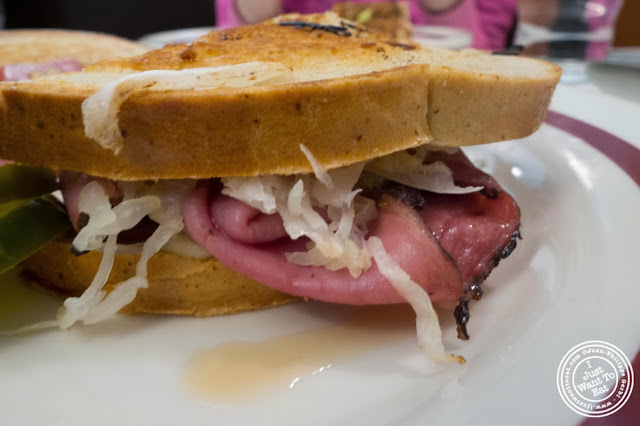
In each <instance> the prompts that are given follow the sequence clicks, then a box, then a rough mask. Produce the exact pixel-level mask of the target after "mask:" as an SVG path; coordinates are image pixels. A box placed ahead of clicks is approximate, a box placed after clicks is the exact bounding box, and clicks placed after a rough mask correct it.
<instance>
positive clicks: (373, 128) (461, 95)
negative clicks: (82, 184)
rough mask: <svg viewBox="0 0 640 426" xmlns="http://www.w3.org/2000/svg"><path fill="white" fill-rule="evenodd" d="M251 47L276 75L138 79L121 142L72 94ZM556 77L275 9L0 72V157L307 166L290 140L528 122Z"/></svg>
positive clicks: (342, 139)
mask: <svg viewBox="0 0 640 426" xmlns="http://www.w3.org/2000/svg"><path fill="white" fill-rule="evenodd" d="M255 61H259V62H261V63H270V64H273V63H275V64H277V65H279V66H280V67H282V68H283V69H284V70H285V71H283V74H284V75H285V76H284V77H285V81H286V82H282V81H277V79H276V82H272V83H264V84H261V85H255V86H248V87H226V86H223V87H220V86H216V87H207V86H200V87H194V88H189V89H176V90H166V89H163V86H161V85H158V86H157V87H153V86H154V85H153V84H146V85H145V86H144V87H140V88H137V89H136V90H131V91H130V93H128V97H127V98H126V100H125V101H124V103H123V104H122V105H121V108H120V110H119V113H118V115H117V117H118V122H117V124H118V126H119V131H120V132H121V135H122V143H123V147H122V149H121V151H120V152H119V154H117V155H116V153H115V152H114V151H112V150H108V149H104V148H103V147H102V146H101V145H99V144H98V143H96V142H95V141H94V140H92V139H89V138H88V137H87V136H86V135H85V132H84V128H83V117H82V110H81V104H82V102H83V101H84V100H85V99H86V98H87V97H88V96H90V95H92V94H93V93H95V92H96V91H97V90H99V89H100V87H101V86H103V85H104V84H106V83H107V82H109V81H111V80H114V79H116V78H119V77H122V76H123V75H126V74H130V73H132V72H137V71H146V70H158V69H164V70H181V69H186V68H197V67H219V66H224V65H234V64H242V63H247V62H255ZM559 77H560V69H559V68H558V67H557V66H555V65H553V64H550V63H547V62H544V61H540V60H535V59H529V58H519V57H511V56H499V55H490V54H488V53H486V52H481V51H463V52H454V51H450V50H446V49H428V48H423V47H420V46H418V45H407V44H399V43H397V42H394V41H389V40H386V39H385V38H384V37H380V36H376V35H372V34H368V33H366V31H363V30H361V29H359V27H357V25H355V24H353V23H350V22H346V21H342V20H340V19H339V18H337V16H336V15H335V14H326V15H308V16H301V15H285V16H282V17H279V18H277V19H275V20H272V21H268V22H265V23H262V24H259V25H255V26H247V27H240V28H235V29H228V30H222V31H215V32H212V33H210V34H208V35H206V36H204V37H202V38H200V39H198V40H196V41H195V42H193V43H192V44H190V45H184V44H183V45H175V46H167V47H165V48H163V49H160V50H156V51H151V52H148V53H146V54H143V55H140V56H137V57H133V58H125V59H118V60H107V61H103V62H100V63H97V64H95V65H93V66H91V67H89V68H87V69H85V71H83V72H80V73H69V74H63V75H59V76H51V77H45V78H41V79H38V80H34V81H25V82H20V83H3V84H0V95H1V96H0V133H1V134H2V135H3V140H2V143H1V144H0V158H7V159H12V160H15V161H20V162H23V163H27V164H33V165H39V166H46V167H52V168H57V169H72V170H78V171H83V172H86V173H89V174H93V175H98V176H104V177H108V178H112V179H120V180H127V179H128V180H133V179H163V178H206V177H216V176H242V175H245V176H249V175H260V174H266V173H278V174H291V173H307V172H311V171H312V169H311V167H310V164H309V161H308V160H307V158H306V157H305V156H304V155H303V153H302V152H301V151H300V149H299V146H300V144H301V143H303V144H305V145H306V146H307V147H308V148H309V150H310V151H311V152H312V153H313V154H314V155H315V156H316V158H317V159H318V160H319V161H320V162H321V163H322V164H323V165H324V166H325V167H327V168H335V167H339V166H343V165H347V164H351V163H353V162H356V161H362V160H366V159H370V158H373V157H377V156H382V155H385V154H389V153H391V152H395V151H398V150H403V149H407V148H410V147H414V146H417V145H420V144H424V143H427V142H430V143H433V144H438V145H442V146H461V145H473V144H479V143H485V142H493V141H501V140H506V139H513V138H519V137H523V136H526V135H528V134H530V133H532V132H533V131H535V130H536V129H537V128H538V126H539V125H540V123H541V122H542V120H543V118H544V115H545V113H546V109H547V107H548V104H549V102H550V99H551V95H552V94H553V90H554V88H555V85H556V84H557V82H558V80H559ZM176 79H177V80H179V77H176Z"/></svg>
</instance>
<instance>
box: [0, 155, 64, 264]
mask: <svg viewBox="0 0 640 426" xmlns="http://www.w3.org/2000/svg"><path fill="white" fill-rule="evenodd" d="M56 189H58V185H57V181H56V175H55V173H54V172H53V171H52V170H48V169H41V168H37V167H28V166H20V165H17V164H6V165H4V166H2V167H0V273H3V272H5V271H7V270H9V269H11V268H13V267H14V266H16V265H17V264H18V263H19V262H20V261H22V260H24V259H26V258H27V257H29V256H30V255H32V254H33V253H35V252H36V251H38V250H39V249H40V248H41V247H42V246H44V245H45V244H46V243H47V242H48V241H50V240H52V239H54V238H56V237H58V236H59V235H60V234H62V233H63V232H65V231H66V230H67V229H69V228H70V227H71V224H70V223H69V218H68V217H67V213H66V212H65V211H64V207H62V205H61V204H60V203H59V202H58V201H57V200H56V199H55V198H53V197H52V196H50V195H45V194H49V193H51V192H52V191H55V190H56ZM43 195H44V196H43Z"/></svg>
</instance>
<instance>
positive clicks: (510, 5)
mask: <svg viewBox="0 0 640 426" xmlns="http://www.w3.org/2000/svg"><path fill="white" fill-rule="evenodd" d="M352 1H354V2H356V3H361V2H362V0H361V1H358V0H352ZM338 2H340V0H216V18H217V23H218V26H220V27H233V26H238V25H242V24H253V23H257V22H260V21H263V20H265V19H268V18H270V17H272V16H276V15H279V14H281V13H289V12H300V13H316V12H324V11H325V10H330V9H331V7H332V6H333V4H334V3H338ZM408 3H409V8H410V11H411V21H412V22H413V23H414V24H418V25H444V26H449V27H457V28H462V29H465V30H467V31H470V32H471V33H472V34H473V47H476V48H479V49H492V50H501V49H504V48H505V47H508V44H509V42H510V36H511V34H512V32H513V28H514V26H515V22H516V15H517V11H518V5H517V0H410V1H408Z"/></svg>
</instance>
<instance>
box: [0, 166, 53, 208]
mask: <svg viewBox="0 0 640 426" xmlns="http://www.w3.org/2000/svg"><path fill="white" fill-rule="evenodd" d="M56 189H58V182H57V179H56V174H55V172H54V171H53V170H49V169H41V168H39V167H30V166H21V165H19V164H15V163H11V164H5V165H4V166H2V167H0V204H6V203H10V202H15V201H18V200H25V201H27V200H30V199H33V198H37V197H40V196H42V195H45V194H50V193H51V192H53V191H55V190H56Z"/></svg>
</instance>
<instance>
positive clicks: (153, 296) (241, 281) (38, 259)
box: [21, 240, 300, 316]
mask: <svg viewBox="0 0 640 426" xmlns="http://www.w3.org/2000/svg"><path fill="white" fill-rule="evenodd" d="M70 244H71V243H70V241H65V240H60V241H52V242H49V243H48V244H47V245H46V246H44V247H43V248H42V249H41V250H40V251H38V252H37V253H35V254H34V255H33V256H31V257H30V258H28V259H27V260H25V261H23V262H22V263H21V266H22V275H23V276H24V277H25V278H27V279H28V280H30V281H32V282H35V283H36V284H38V285H41V286H43V287H44V288H46V289H48V290H52V291H54V292H56V293H58V294H62V295H66V296H79V295H80V294H82V292H84V291H85V290H86V289H87V287H88V286H89V284H90V283H91V282H92V280H93V277H94V275H95V274H96V271H97V270H98V265H99V264H100V259H101V257H102V254H101V253H100V252H97V251H92V252H89V253H87V254H84V255H82V256H75V255H73V254H72V253H71V250H70V249H69V247H70ZM139 258H140V256H138V255H131V254H118V255H116V258H115V262H114V266H113V269H112V270H111V274H110V276H109V281H108V282H107V286H106V287H105V289H106V291H111V290H113V289H114V288H115V287H116V286H117V285H118V284H119V283H120V282H122V281H124V280H126V279H127V278H130V277H132V276H133V275H134V274H135V268H136V263H137V261H138V259H139ZM148 268H149V277H148V280H149V287H147V288H145V289H142V290H140V291H139V292H138V294H137V295H136V298H135V299H134V300H133V302H131V303H130V304H128V305H127V306H126V307H125V308H123V309H122V311H121V312H123V313H130V314H133V313H156V314H181V315H195V316H209V315H221V314H231V313H234V312H241V311H247V310H256V309H265V308H269V307H272V306H278V305H283V304H285V303H290V302H293V301H297V300H300V299H299V298H297V297H294V296H290V295H288V294H284V293H281V292H279V291H277V290H273V289H271V288H269V287H267V286H265V285H262V284H260V283H258V282H256V281H253V280H252V279H250V278H247V277H245V276H242V275H240V274H238V273H237V272H234V271H232V270H230V269H228V268H227V267H225V266H224V265H223V264H221V263H220V262H218V261H217V260H216V259H214V258H208V259H197V258H192V257H185V256H180V255H177V254H172V253H168V252H165V251H161V252H160V253H158V254H156V255H155V256H153V257H152V258H151V260H150V261H149V265H148Z"/></svg>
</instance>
